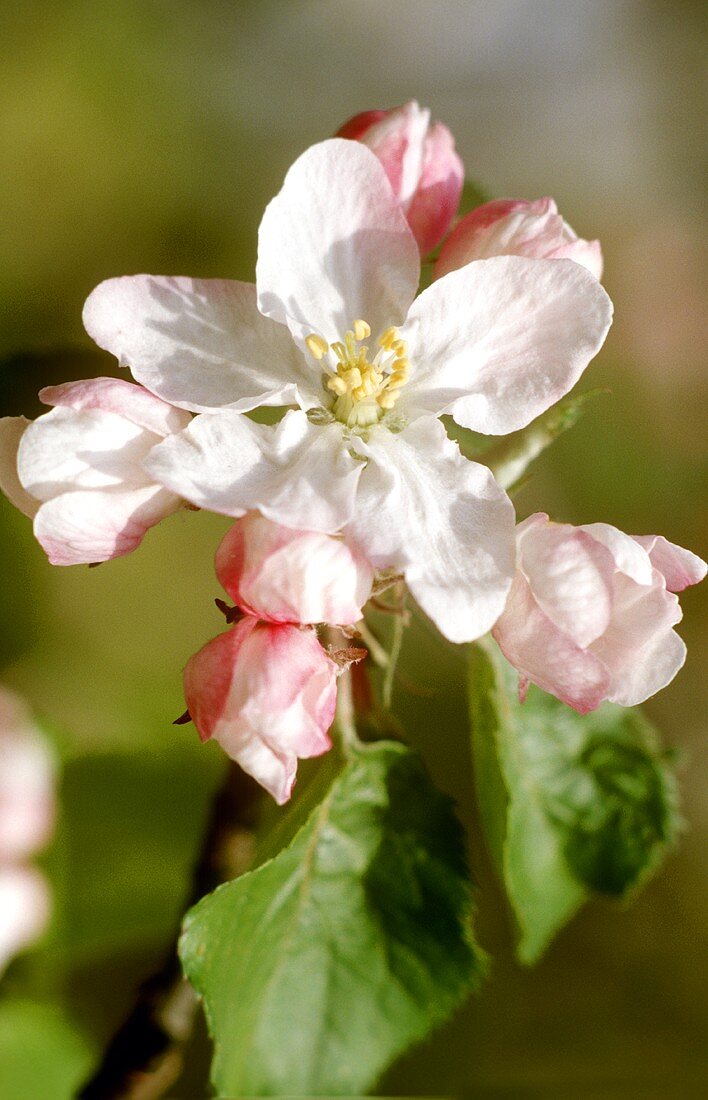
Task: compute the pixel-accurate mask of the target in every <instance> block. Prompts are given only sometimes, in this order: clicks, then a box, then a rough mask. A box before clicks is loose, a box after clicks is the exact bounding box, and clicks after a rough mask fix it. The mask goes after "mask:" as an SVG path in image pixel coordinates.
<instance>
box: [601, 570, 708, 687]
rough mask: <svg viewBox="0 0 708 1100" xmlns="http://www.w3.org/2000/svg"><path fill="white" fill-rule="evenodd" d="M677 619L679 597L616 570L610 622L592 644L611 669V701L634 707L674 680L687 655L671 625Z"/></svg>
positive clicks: (659, 583)
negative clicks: (640, 582) (636, 581)
mask: <svg viewBox="0 0 708 1100" xmlns="http://www.w3.org/2000/svg"><path fill="white" fill-rule="evenodd" d="M655 577H656V578H658V577H659V574H658V573H657V574H655ZM680 619H681V608H680V607H679V602H678V599H677V597H676V596H674V595H673V594H672V593H670V592H667V591H666V589H665V588H664V585H663V583H662V582H661V581H658V583H657V582H656V581H655V583H654V585H653V586H651V587H649V586H646V585H643V584H636V583H635V582H634V581H633V580H631V578H630V577H628V576H626V575H625V574H624V573H617V574H616V576H615V597H614V608H613V614H612V621H611V623H610V625H609V627H608V629H607V630H606V632H605V633H604V634H603V636H602V637H601V638H598V640H597V641H596V642H594V643H593V645H592V646H591V651H592V652H593V653H594V654H595V655H596V656H597V657H599V658H600V660H602V661H603V663H604V664H605V665H606V666H607V667H608V668H609V669H610V672H611V675H612V680H611V684H610V688H609V691H608V698H609V699H610V700H612V702H614V703H619V704H620V705H621V706H624V707H633V706H636V705H637V704H638V703H643V702H644V700H645V699H648V698H649V697H650V696H651V695H655V694H656V692H657V691H661V689H662V688H663V687H666V685H667V684H668V683H670V682H671V680H673V678H674V676H675V675H676V673H677V672H678V670H679V669H680V668H681V666H682V665H683V662H684V660H685V657H686V647H685V645H684V644H683V642H682V641H681V639H680V638H679V636H678V635H677V634H676V633H675V632H674V631H673V630H672V629H671V627H672V626H674V625H675V624H676V623H677V622H679V621H680Z"/></svg>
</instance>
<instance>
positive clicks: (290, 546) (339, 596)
mask: <svg viewBox="0 0 708 1100" xmlns="http://www.w3.org/2000/svg"><path fill="white" fill-rule="evenodd" d="M216 575H217V577H218V578H219V581H220V583H221V584H222V585H223V587H224V588H225V589H226V591H227V592H228V594H229V595H230V596H231V598H232V600H234V602H235V603H236V604H237V605H238V606H239V607H240V608H241V609H242V610H243V611H246V612H247V613H248V614H249V615H256V616H257V617H258V618H260V619H266V620H268V621H269V622H273V623H336V624H338V625H344V624H349V623H355V622H358V621H359V619H361V617H362V610H361V609H362V606H363V605H364V604H365V603H366V601H367V600H368V598H369V596H370V594H371V584H372V580H373V570H372V568H371V566H370V565H369V563H368V562H367V561H365V560H364V559H363V558H362V557H361V556H360V555H358V554H356V553H355V552H354V551H353V550H351V549H350V548H349V547H348V546H347V545H346V543H344V542H343V541H342V540H341V539H338V538H334V537H333V536H332V535H323V534H318V533H317V532H312V531H292V530H290V529H289V528H288V527H281V526H280V525H279V524H277V523H273V522H271V520H269V519H265V518H264V517H263V516H261V515H259V514H258V513H257V512H250V513H249V514H248V515H245V516H243V518H242V519H238V520H236V522H235V523H234V525H233V527H232V528H231V529H230V530H229V531H228V532H227V534H226V535H225V537H224V539H223V540H222V542H221V545H220V546H219V549H218V550H217V552H216Z"/></svg>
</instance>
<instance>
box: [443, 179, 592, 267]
mask: <svg viewBox="0 0 708 1100" xmlns="http://www.w3.org/2000/svg"><path fill="white" fill-rule="evenodd" d="M491 256H527V257H528V258H529V259H536V260H543V259H546V260H550V259H570V260H574V261H575V263H579V264H582V266H583V267H585V268H587V270H588V271H590V272H591V273H592V274H593V275H594V276H595V278H596V279H599V278H600V276H601V275H602V250H601V248H600V242H599V241H584V240H581V239H580V238H579V237H578V236H577V235H576V234H575V233H574V232H573V230H572V229H571V227H570V226H569V225H568V223H567V222H565V221H564V220H563V218H562V217H561V216H560V214H559V213H558V208H557V206H556V204H555V202H554V201H553V199H552V198H543V199H536V200H535V201H533V202H528V201H527V200H526V199H495V200H494V201H492V202H487V203H484V205H483V206H478V207H477V208H476V209H475V210H472V211H471V212H470V213H469V214H467V215H466V216H465V217H464V218H462V219H461V221H460V222H459V223H458V224H457V225H456V226H455V228H454V230H453V231H452V233H451V234H450V236H449V237H448V238H447V240H446V241H445V243H444V245H443V246H442V249H441V251H440V256H439V258H438V261H437V263H436V265H435V272H434V277H435V278H436V279H439V278H441V277H442V276H443V275H446V274H447V273H448V272H450V271H456V270H457V269H458V268H460V267H463V266H464V265H465V264H468V263H471V262H472V261H473V260H484V259H488V258H489V257H491Z"/></svg>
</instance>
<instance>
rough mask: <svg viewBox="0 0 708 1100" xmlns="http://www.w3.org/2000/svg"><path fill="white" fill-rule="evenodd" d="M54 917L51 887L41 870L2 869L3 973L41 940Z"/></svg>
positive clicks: (0, 966) (0, 957)
mask: <svg viewBox="0 0 708 1100" xmlns="http://www.w3.org/2000/svg"><path fill="white" fill-rule="evenodd" d="M50 914H51V900H50V894H49V886H48V885H47V881H46V879H45V878H44V876H43V875H42V874H40V872H39V871H37V870H35V868H34V867H23V866H14V865H12V864H9V865H7V866H0V974H2V972H3V971H4V969H5V967H6V966H7V964H8V963H9V962H10V960H11V959H12V958H13V957H14V956H15V955H17V954H19V952H20V951H23V950H24V949H25V948H26V947H30V946H31V944H33V943H34V942H35V941H36V940H38V939H39V937H40V936H41V935H42V933H43V932H44V931H45V929H46V927H47V924H48V923H49V917H50Z"/></svg>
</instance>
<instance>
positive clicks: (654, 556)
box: [632, 535, 708, 592]
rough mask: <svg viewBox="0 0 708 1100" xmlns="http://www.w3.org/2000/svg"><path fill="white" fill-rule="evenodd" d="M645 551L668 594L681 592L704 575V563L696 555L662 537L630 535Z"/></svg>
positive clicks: (696, 582) (700, 579) (705, 567)
mask: <svg viewBox="0 0 708 1100" xmlns="http://www.w3.org/2000/svg"><path fill="white" fill-rule="evenodd" d="M632 538H633V539H634V541H635V542H638V543H639V545H640V546H641V547H643V548H644V550H646V552H647V554H648V555H649V560H650V561H651V564H652V566H653V567H654V569H658V571H659V572H660V573H661V575H662V576H663V578H664V580H665V581H666V587H667V588H668V590H669V592H683V590H684V588H689V587H690V585H692V584H698V583H699V582H700V581H702V580H703V578H704V577H705V575H706V569H707V568H708V566H706V563H705V562H704V561H703V559H702V558H699V557H698V555H697V554H692V553H691V551H690V550H684V548H683V547H682V546H677V545H676V544H675V543H673V542H669V540H668V539H665V538H664V537H663V536H662V535H632Z"/></svg>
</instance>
